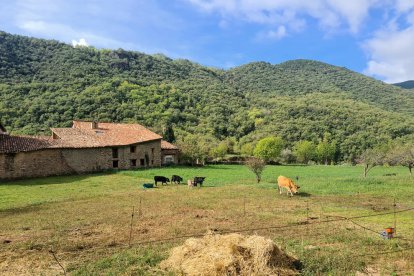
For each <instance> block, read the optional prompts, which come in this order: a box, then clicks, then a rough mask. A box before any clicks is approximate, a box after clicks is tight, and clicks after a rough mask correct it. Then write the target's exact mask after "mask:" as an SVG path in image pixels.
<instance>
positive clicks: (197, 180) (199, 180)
mask: <svg viewBox="0 0 414 276" xmlns="http://www.w3.org/2000/svg"><path fill="white" fill-rule="evenodd" d="M204 179H206V178H205V177H200V176H195V177H194V180H193V185H194V186H195V187H197V184H200V187H201V186H202V185H203V182H204Z"/></svg>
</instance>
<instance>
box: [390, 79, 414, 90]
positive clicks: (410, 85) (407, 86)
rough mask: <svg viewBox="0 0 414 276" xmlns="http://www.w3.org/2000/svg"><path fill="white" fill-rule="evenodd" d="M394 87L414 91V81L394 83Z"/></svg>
mask: <svg viewBox="0 0 414 276" xmlns="http://www.w3.org/2000/svg"><path fill="white" fill-rule="evenodd" d="M394 85H395V86H398V87H401V88H405V89H414V80H409V81H404V82H399V83H394Z"/></svg>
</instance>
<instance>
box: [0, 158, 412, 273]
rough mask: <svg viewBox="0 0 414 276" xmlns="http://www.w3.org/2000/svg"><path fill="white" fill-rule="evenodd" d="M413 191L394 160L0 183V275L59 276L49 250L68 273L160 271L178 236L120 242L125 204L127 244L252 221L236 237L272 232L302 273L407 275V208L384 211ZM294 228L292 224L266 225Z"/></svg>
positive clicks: (407, 201) (406, 202)
mask: <svg viewBox="0 0 414 276" xmlns="http://www.w3.org/2000/svg"><path fill="white" fill-rule="evenodd" d="M173 174H176V175H180V176H181V177H183V178H184V183H183V184H182V185H175V184H168V185H164V186H162V185H161V184H159V185H158V187H157V188H154V189H146V190H145V189H143V187H142V184H143V183H152V182H153V177H154V176H155V175H160V176H166V177H169V178H170V177H171V176H172V175H173ZM394 174H395V175H394ZM279 175H284V176H288V177H290V178H292V179H296V176H298V177H299V181H298V184H299V185H300V187H301V188H300V190H299V191H300V192H299V193H298V194H296V195H295V196H294V197H292V198H291V197H289V196H287V195H286V194H283V195H279V193H278V190H277V184H276V179H277V177H278V176H279ZM195 176H204V177H206V180H205V183H204V185H203V187H201V188H200V187H197V188H192V189H189V188H188V187H187V185H186V181H187V179H191V178H193V177H195ZM413 194H414V179H413V178H411V177H410V176H409V173H408V169H406V168H404V167H375V168H373V169H372V170H371V171H370V173H369V174H368V177H367V178H364V177H363V168H362V167H360V166H267V167H266V169H265V171H264V173H263V176H262V181H261V183H259V184H258V183H256V180H255V176H254V174H253V173H252V172H250V171H249V170H248V168H247V167H245V166H240V165H209V166H204V167H181V166H179V167H167V168H154V169H146V170H129V171H114V172H107V173H100V174H89V175H75V176H61V177H48V178H38V179H29V180H18V181H11V182H6V183H1V184H0V241H1V239H3V246H2V247H0V260H1V259H3V260H5V261H4V262H3V263H2V262H0V274H2V273H6V274H39V273H40V274H42V273H44V274H54V275H56V274H59V273H61V271H60V267H59V266H57V265H56V263H55V262H54V259H53V258H52V257H51V255H50V253H49V252H50V250H51V249H53V250H55V251H56V252H57V255H58V256H57V257H58V258H59V259H60V260H61V261H62V263H63V265H64V267H65V268H66V269H67V271H68V272H69V273H70V274H73V275H118V274H122V275H130V274H133V275H163V274H165V272H163V271H161V270H160V269H159V267H158V264H159V262H160V261H161V260H163V259H165V258H166V257H167V256H168V252H169V250H170V249H171V248H172V247H174V246H176V245H179V244H181V243H182V240H172V241H170V242H166V243H155V244H148V245H145V246H144V245H141V246H132V247H131V248H129V247H125V245H128V242H129V239H130V227H131V211H132V210H135V214H137V216H138V217H136V218H135V219H136V220H135V221H134V223H133V224H132V228H131V229H132V232H131V233H132V241H133V242H141V241H146V240H152V239H163V238H169V237H175V236H180V235H188V234H189V233H197V234H200V233H205V231H206V230H207V229H215V228H217V229H220V230H224V231H231V230H232V229H256V228H259V229H262V230H260V231H255V230H252V231H248V232H245V233H246V234H247V233H251V234H252V233H257V234H260V235H263V236H266V237H270V238H272V239H273V240H274V241H275V242H276V243H277V244H278V245H279V246H280V247H281V248H282V249H284V250H285V251H286V252H288V253H289V254H291V255H293V256H295V257H296V258H298V259H299V260H300V262H301V264H302V268H301V269H302V270H301V273H302V275H318V274H319V275H353V274H355V273H356V272H357V271H360V272H367V273H368V272H369V273H374V274H375V273H377V274H378V275H390V274H395V275H400V274H401V275H410V274H409V273H410V272H412V271H413V270H414V267H413V263H414V252H413V250H407V249H409V248H411V247H413V242H414V236H413V233H414V219H413V218H414V212H412V211H410V212H402V213H398V214H397V216H396V218H395V219H394V217H393V215H392V212H393V210H394V206H393V204H394V200H395V201H396V206H395V208H396V210H397V211H398V210H404V209H407V208H412V207H414V197H413ZM141 200H142V204H141ZM132 206H134V208H135V209H132ZM141 208H142V212H141ZM138 210H139V211H138ZM138 214H139V215H138ZM376 214H379V215H380V216H373V217H366V218H362V219H357V220H356V221H355V222H356V223H358V224H360V225H362V226H364V227H367V228H369V229H371V230H367V229H364V228H361V227H360V226H358V225H357V224H355V223H354V222H351V221H338V222H334V223H321V224H318V222H323V221H324V220H327V219H332V218H338V217H354V216H361V215H376ZM383 214H385V215H383ZM395 221H396V222H397V225H398V226H397V229H398V238H396V239H393V240H389V241H388V240H383V239H382V238H381V237H380V236H379V234H378V233H379V232H380V231H382V230H383V229H384V228H385V227H389V226H393V224H394V223H395ZM296 223H300V225H302V226H299V227H294V228H287V229H284V230H283V229H282V230H266V227H268V226H275V225H276V226H280V225H287V224H296ZM307 223H310V224H309V226H307ZM8 240H9V241H10V243H6V241H8ZM395 250H397V252H395V253H391V254H389V255H388V254H385V255H378V252H383V251H384V252H388V251H390V252H394V251H395ZM399 250H402V251H401V252H400V251H399ZM355 256H358V257H355Z"/></svg>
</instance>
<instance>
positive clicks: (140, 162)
mask: <svg viewBox="0 0 414 276" xmlns="http://www.w3.org/2000/svg"><path fill="white" fill-rule="evenodd" d="M139 164H140V165H141V167H143V166H145V160H144V159H140V160H139Z"/></svg>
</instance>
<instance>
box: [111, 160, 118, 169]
mask: <svg viewBox="0 0 414 276" xmlns="http://www.w3.org/2000/svg"><path fill="white" fill-rule="evenodd" d="M112 167H113V168H118V160H114V161H112Z"/></svg>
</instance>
